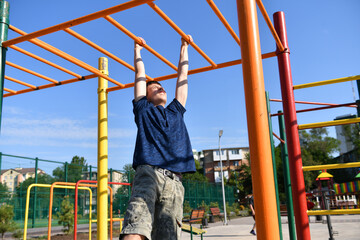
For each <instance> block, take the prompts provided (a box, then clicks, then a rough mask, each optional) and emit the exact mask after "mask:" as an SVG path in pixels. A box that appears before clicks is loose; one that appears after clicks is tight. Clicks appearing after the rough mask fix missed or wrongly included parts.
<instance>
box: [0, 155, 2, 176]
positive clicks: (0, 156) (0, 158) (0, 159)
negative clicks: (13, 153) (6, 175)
mask: <svg viewBox="0 0 360 240" xmlns="http://www.w3.org/2000/svg"><path fill="white" fill-rule="evenodd" d="M1 162H2V152H0V172H1Z"/></svg>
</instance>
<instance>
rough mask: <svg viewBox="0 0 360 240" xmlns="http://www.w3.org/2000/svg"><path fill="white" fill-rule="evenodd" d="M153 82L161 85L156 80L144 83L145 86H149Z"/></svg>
mask: <svg viewBox="0 0 360 240" xmlns="http://www.w3.org/2000/svg"><path fill="white" fill-rule="evenodd" d="M153 84H158V85H160V86H161V84H160V83H159V82H158V81H149V82H147V83H146V87H148V86H150V85H153Z"/></svg>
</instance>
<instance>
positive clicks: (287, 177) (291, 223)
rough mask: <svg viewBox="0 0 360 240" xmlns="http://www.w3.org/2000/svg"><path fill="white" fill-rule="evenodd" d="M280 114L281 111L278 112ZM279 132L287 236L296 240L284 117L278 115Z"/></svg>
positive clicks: (291, 239)
mask: <svg viewBox="0 0 360 240" xmlns="http://www.w3.org/2000/svg"><path fill="white" fill-rule="evenodd" d="M278 113H282V111H278ZM278 119H279V130H280V138H281V139H282V140H284V142H285V143H281V160H282V165H283V171H284V184H285V194H286V208H287V215H288V226H289V235H290V240H296V230H295V229H296V228H295V219H294V208H293V204H292V202H293V201H292V192H291V179H290V169H289V158H288V151H287V144H286V135H285V123H284V115H279V116H278Z"/></svg>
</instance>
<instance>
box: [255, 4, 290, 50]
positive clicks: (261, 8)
mask: <svg viewBox="0 0 360 240" xmlns="http://www.w3.org/2000/svg"><path fill="white" fill-rule="evenodd" d="M256 3H257V5H258V7H259V9H260V12H261V14H262V15H263V17H264V20H265V22H266V24H267V25H268V27H269V29H270V32H271V34H272V35H273V37H274V39H275V42H276V45H277V47H278V48H279V51H280V52H283V51H285V50H287V49H285V47H284V46H283V44H282V42H281V41H280V38H279V35H278V34H277V32H276V30H275V28H274V26H273V24H272V22H271V20H270V17H269V15H268V14H267V12H266V9H265V7H264V4H263V3H262V1H261V0H256Z"/></svg>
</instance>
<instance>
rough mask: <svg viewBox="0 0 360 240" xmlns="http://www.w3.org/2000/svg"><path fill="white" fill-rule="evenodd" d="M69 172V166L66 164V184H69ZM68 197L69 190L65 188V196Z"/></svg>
mask: <svg viewBox="0 0 360 240" xmlns="http://www.w3.org/2000/svg"><path fill="white" fill-rule="evenodd" d="M68 172H69V164H68V162H65V182H68ZM67 195H68V190H67V188H65V196H67Z"/></svg>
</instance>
